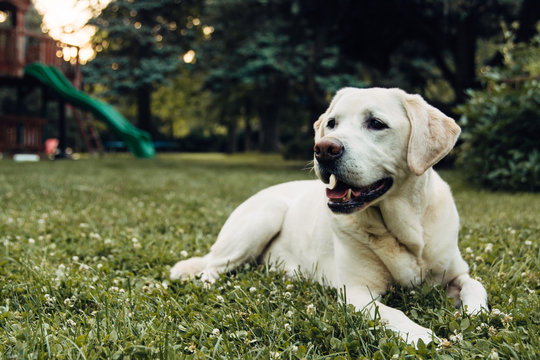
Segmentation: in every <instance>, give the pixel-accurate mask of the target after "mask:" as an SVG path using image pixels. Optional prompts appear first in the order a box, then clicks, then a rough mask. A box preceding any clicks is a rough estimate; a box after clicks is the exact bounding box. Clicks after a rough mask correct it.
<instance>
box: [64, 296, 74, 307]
mask: <svg viewBox="0 0 540 360" xmlns="http://www.w3.org/2000/svg"><path fill="white" fill-rule="evenodd" d="M64 305H66V306H67V307H70V308H72V307H73V306H74V305H73V303H72V302H71V299H70V298H65V299H64Z"/></svg>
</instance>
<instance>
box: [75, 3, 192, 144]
mask: <svg viewBox="0 0 540 360" xmlns="http://www.w3.org/2000/svg"><path fill="white" fill-rule="evenodd" d="M200 3H201V1H197V0H183V1H181V0H137V1H134V0H114V1H112V2H111V3H110V4H109V5H108V6H107V7H106V8H105V9H104V10H103V11H102V13H101V14H100V15H99V16H97V17H96V18H95V19H93V20H91V22H90V23H91V24H92V25H95V26H96V27H97V29H98V30H97V32H96V34H95V36H94V37H93V47H94V50H95V51H96V52H97V55H96V58H95V59H94V60H93V61H92V62H90V64H89V65H88V66H86V67H85V81H86V83H88V84H104V85H105V87H106V89H107V91H108V92H107V93H106V95H114V96H119V97H121V96H126V95H127V96H133V97H134V98H135V99H136V104H137V106H138V123H139V126H140V127H142V128H143V129H145V130H147V131H149V132H150V133H152V134H155V133H156V131H155V129H154V126H153V124H152V114H151V101H150V100H151V93H152V91H153V89H154V87H155V86H157V85H160V84H166V83H167V82H168V79H169V76H171V74H173V73H175V72H176V71H177V70H178V67H179V65H180V64H181V63H182V56H181V55H182V54H183V53H184V52H185V51H187V50H188V49H189V47H190V44H191V42H192V41H193V40H194V39H195V38H196V36H197V35H196V30H197V29H196V27H194V26H193V19H195V18H196V16H197V14H198V13H199V6H200Z"/></svg>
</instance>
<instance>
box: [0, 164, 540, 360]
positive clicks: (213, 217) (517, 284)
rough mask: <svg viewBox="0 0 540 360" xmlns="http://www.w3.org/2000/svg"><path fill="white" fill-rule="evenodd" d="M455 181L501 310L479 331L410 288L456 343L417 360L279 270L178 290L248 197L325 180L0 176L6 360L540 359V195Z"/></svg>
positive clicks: (216, 171)
mask: <svg viewBox="0 0 540 360" xmlns="http://www.w3.org/2000/svg"><path fill="white" fill-rule="evenodd" d="M442 175H443V177H445V178H446V179H447V180H448V181H449V182H450V184H451V185H452V187H453V189H454V195H455V198H456V201H457V204H458V208H459V211H460V214H461V222H462V225H461V227H462V229H461V235H460V247H461V250H462V252H463V254H464V256H465V257H466V258H467V261H468V263H469V264H470V265H471V272H472V274H473V276H474V277H476V278H479V279H480V280H481V281H482V283H483V284H485V286H486V289H487V291H488V294H489V302H490V306H491V308H492V309H493V311H492V312H491V313H490V314H483V315H480V316H478V317H468V316H466V315H464V314H463V313H462V312H461V311H460V310H456V309H454V308H453V307H452V305H451V303H450V301H449V300H448V299H446V296H445V294H444V289H442V288H441V287H435V288H433V287H429V286H421V287H418V288H416V289H412V290H409V289H402V288H399V287H396V288H394V289H393V290H392V291H391V292H390V293H389V294H388V295H387V296H386V298H385V301H386V302H387V303H388V304H391V305H392V306H395V307H397V308H399V309H401V310H403V311H404V312H405V313H407V314H408V315H409V316H410V317H411V318H412V319H414V320H415V321H417V322H418V323H420V324H422V325H424V326H427V327H431V328H433V329H434V330H435V332H436V333H437V334H438V335H439V336H440V337H442V338H445V339H447V341H445V342H444V346H440V347H439V349H437V347H436V346H435V345H429V346H427V347H426V346H421V347H420V348H419V349H414V348H412V347H411V346H408V345H406V344H404V343H403V342H401V341H399V340H398V339H397V338H396V337H395V336H394V335H393V334H392V333H390V332H384V330H383V329H382V328H381V326H380V324H379V323H378V322H373V321H366V320H365V319H364V318H363V317H362V316H361V315H360V314H358V313H355V312H354V310H353V309H352V308H351V307H350V306H344V305H341V304H340V303H339V302H338V301H337V300H338V298H339V296H340V295H339V292H338V291H336V290H331V289H326V288H323V287H322V286H320V285H318V284H316V283H313V282H310V281H308V280H305V279H284V278H283V276H282V274H281V273H280V272H275V271H270V270H269V269H267V268H265V267H264V266H257V265H255V264H247V265H245V266H244V267H241V268H240V269H238V270H237V271H235V272H234V273H232V274H228V275H226V276H223V277H222V278H221V279H220V280H218V281H217V282H216V283H215V284H214V285H212V286H202V284H200V283H199V284H197V283H170V282H169V281H168V269H169V268H170V266H171V265H172V264H174V263H175V262H176V261H177V260H179V259H181V258H184V257H186V256H193V255H202V254H204V253H205V252H206V251H207V250H208V248H209V247H210V246H211V244H212V243H213V242H214V239H215V237H216V235H217V233H218V231H219V229H220V226H221V225H222V223H223V222H224V221H225V219H226V218H227V216H228V214H229V213H230V212H231V211H232V210H233V209H234V208H235V207H236V206H237V205H238V204H239V203H240V202H241V201H242V200H244V199H245V198H247V197H248V196H249V195H251V194H252V193H254V192H255V191H257V190H259V189H262V188H264V187H266V186H269V185H272V184H276V183H279V182H283V181H288V180H296V179H305V178H313V174H312V172H310V171H309V170H306V167H305V164H302V163H294V162H284V161H281V160H280V159H279V158H277V157H275V156H265V157H263V156H260V155H247V156H233V157H229V156H225V155H218V154H206V155H169V156H161V157H159V158H158V159H156V160H134V159H131V158H129V157H123V156H116V157H114V156H108V157H106V158H105V159H95V160H89V159H86V160H79V161H56V162H48V161H42V162H39V163H13V162H12V161H7V160H3V161H0V359H20V358H58V359H61V358H66V359H95V358H113V359H133V358H144V359H146V358H157V359H181V358H201V359H203V358H228V359H237V358H261V359H268V358H272V357H274V358H282V359H289V358H290V359H296V358H308V359H315V358H339V357H343V358H376V359H408V358H425V359H430V358H438V359H450V358H458V359H459V358H464V359H469V358H475V357H477V358H487V357H489V356H491V358H496V356H498V357H499V358H501V359H506V358H515V359H537V358H539V357H540V340H539V336H538V334H539V333H540V326H539V323H540V319H539V312H540V309H539V302H538V294H539V241H538V239H539V238H540V225H539V223H540V195H538V194H507V193H489V192H485V191H482V190H478V189H474V188H471V187H470V186H468V185H467V184H466V183H464V182H463V181H462V180H461V176H460V174H459V173H456V172H442ZM490 244H491V245H490Z"/></svg>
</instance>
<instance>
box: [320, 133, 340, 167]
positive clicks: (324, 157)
mask: <svg viewBox="0 0 540 360" xmlns="http://www.w3.org/2000/svg"><path fill="white" fill-rule="evenodd" d="M313 151H314V152H315V158H316V159H317V161H318V162H320V163H329V162H333V161H336V160H337V159H339V158H340V157H341V155H343V143H342V142H341V141H339V140H338V139H336V138H322V139H321V140H319V141H317V143H315V146H314V147H313Z"/></svg>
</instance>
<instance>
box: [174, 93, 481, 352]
mask: <svg viewBox="0 0 540 360" xmlns="http://www.w3.org/2000/svg"><path fill="white" fill-rule="evenodd" d="M314 127H315V133H316V135H315V147H314V152H315V159H314V160H315V161H314V166H315V171H316V173H317V176H318V177H319V179H320V180H322V181H318V180H313V181H296V182H289V183H285V184H281V185H276V186H273V187H270V188H268V189H265V190H262V191H261V192H259V193H257V194H256V195H254V196H252V197H251V198H249V199H248V200H247V201H245V202H244V203H243V204H241V205H240V206H239V207H238V208H237V209H236V210H235V211H234V212H233V213H232V214H231V216H230V217H229V219H228V220H227V221H226V223H225V225H224V226H223V228H222V229H221V232H220V233H219V236H218V238H217V241H216V243H215V244H214V245H213V246H212V248H211V250H210V253H208V254H207V255H206V256H204V257H195V258H191V259H188V260H185V261H180V262H178V263H177V264H176V265H175V266H174V267H173V268H172V269H171V279H173V280H175V279H179V278H189V277H193V276H199V275H200V276H201V277H202V278H203V279H204V280H208V281H214V280H215V279H216V278H217V277H218V276H219V273H222V272H226V271H228V270H231V269H233V268H235V267H237V266H238V265H240V264H242V263H244V262H246V261H248V260H250V259H262V260H263V261H264V262H266V263H269V264H271V265H276V264H279V266H281V267H283V268H284V269H285V270H286V272H287V273H288V274H290V275H294V274H296V273H297V272H298V271H300V272H301V273H303V274H305V275H306V274H307V275H309V276H312V277H313V279H315V280H317V281H319V282H321V283H324V284H330V285H331V286H333V287H335V288H338V289H340V288H343V287H346V301H347V302H349V303H351V304H353V305H354V306H355V307H356V308H357V309H358V310H359V311H363V312H365V314H367V315H369V316H371V317H373V316H375V314H376V308H378V313H379V315H380V318H381V320H382V321H383V322H384V323H385V324H386V326H387V328H389V329H392V330H394V331H396V332H397V333H398V334H399V335H400V336H401V337H402V338H403V339H404V340H406V341H408V342H409V343H417V341H418V340H419V339H422V340H423V341H424V343H428V342H430V341H432V340H433V339H434V337H435V335H434V334H433V333H432V332H431V331H430V330H429V329H427V328H424V327H422V326H420V325H418V324H416V323H415V322H413V321H412V320H411V319H409V318H408V317H407V316H406V315H405V314H404V313H403V312H401V311H399V310H397V309H394V308H391V307H389V306H386V305H384V304H382V303H380V302H379V301H378V299H379V298H380V296H381V295H382V294H384V293H385V292H386V291H387V289H388V287H389V285H391V284H392V283H399V284H401V285H404V286H411V285H414V284H418V283H419V282H420V281H424V280H426V281H430V282H432V283H434V282H437V283H441V284H443V285H445V286H447V289H448V294H449V295H450V296H452V297H454V298H455V299H456V305H460V304H462V305H463V306H464V308H465V310H466V311H467V312H468V313H470V314H473V313H476V312H478V311H480V310H481V309H482V308H485V309H487V294H486V291H485V289H484V287H483V286H482V285H481V284H480V283H479V282H478V281H476V280H473V279H472V278H471V277H470V276H469V274H468V266H467V264H466V263H465V261H464V260H463V258H462V257H461V254H460V252H459V249H458V246H457V240H458V228H459V218H458V213H457V210H456V207H455V204H454V201H453V198H452V194H451V193H450V189H449V187H448V185H447V184H446V183H445V182H444V181H443V180H442V179H441V178H440V177H439V176H438V175H437V173H436V172H435V171H434V170H433V169H432V168H431V167H432V166H433V165H434V164H435V163H437V162H438V161H439V160H440V159H441V158H443V157H444V156H445V155H446V154H447V153H448V152H449V151H450V150H451V149H452V147H453V146H454V144H455V142H456V139H457V137H458V135H459V133H460V128H459V126H457V125H456V123H455V122H454V120H452V119H451V118H449V117H447V116H445V115H444V114H443V113H442V112H440V111H439V110H437V109H435V108H434V107H432V106H430V105H429V104H427V103H426V102H425V101H424V100H423V99H422V97H420V96H419V95H409V94H407V93H405V92H404V91H402V90H399V89H382V88H372V89H355V88H345V89H342V90H340V91H339V92H338V93H337V94H336V95H335V97H334V99H333V100H332V102H331V104H330V106H329V107H328V109H327V110H326V112H325V113H324V114H323V115H321V117H320V118H319V119H318V121H317V122H316V123H315V125H314ZM325 184H327V185H325Z"/></svg>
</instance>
